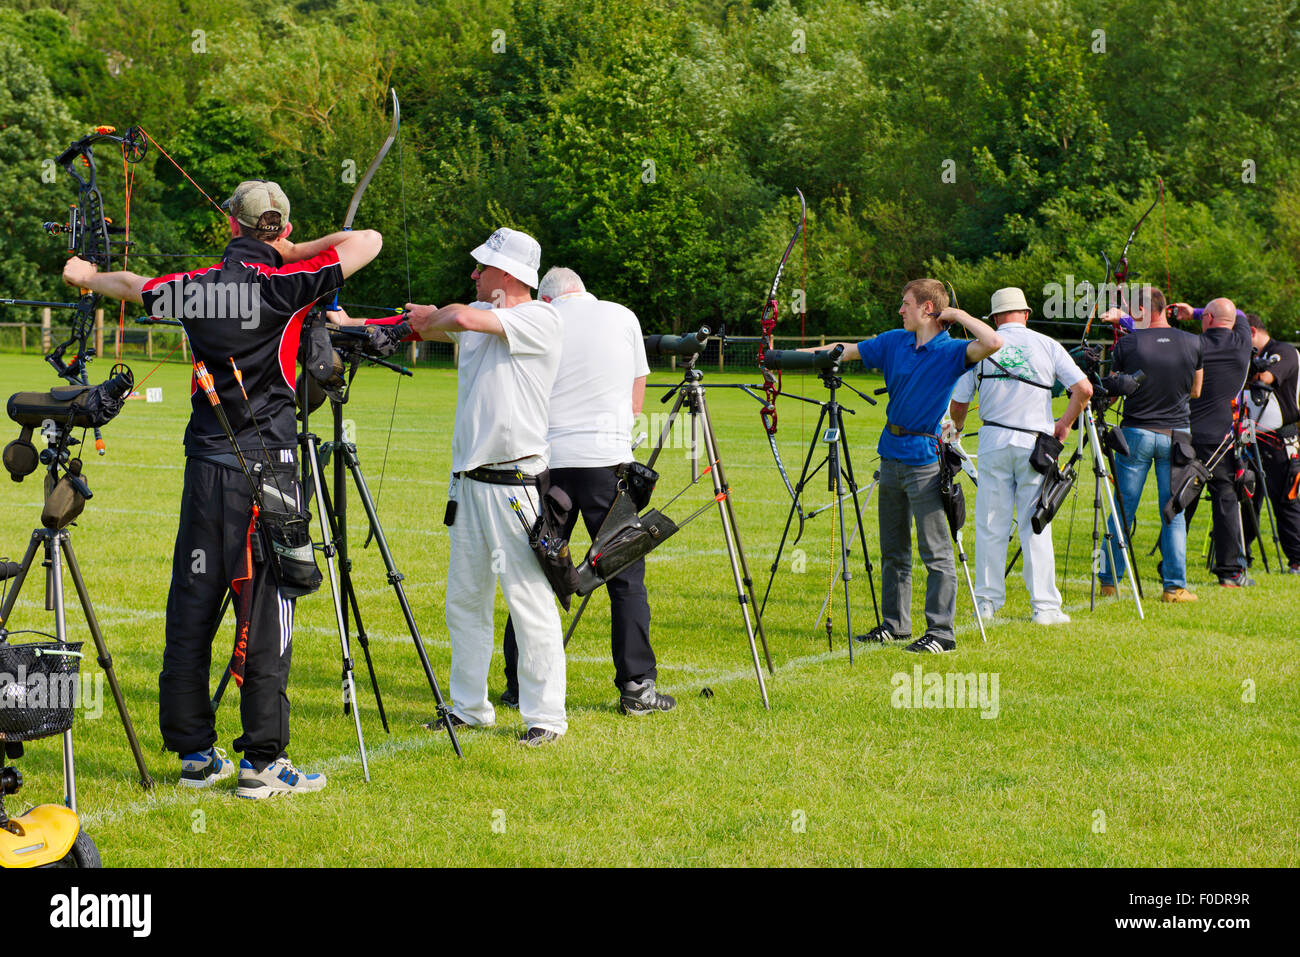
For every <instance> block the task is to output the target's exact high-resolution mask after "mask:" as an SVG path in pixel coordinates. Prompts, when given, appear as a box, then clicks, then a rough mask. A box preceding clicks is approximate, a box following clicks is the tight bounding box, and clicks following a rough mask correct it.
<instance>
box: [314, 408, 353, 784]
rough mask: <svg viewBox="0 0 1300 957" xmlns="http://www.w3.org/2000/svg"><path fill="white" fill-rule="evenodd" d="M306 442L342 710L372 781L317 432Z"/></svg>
mask: <svg viewBox="0 0 1300 957" xmlns="http://www.w3.org/2000/svg"><path fill="white" fill-rule="evenodd" d="M298 439H299V441H300V442H301V443H302V445H303V451H304V453H305V454H306V455H307V456H310V458H311V464H312V467H311V480H312V485H313V487H314V489H315V491H316V501H317V503H318V507H317V509H316V517H317V519H318V520H319V521H320V535H321V542H322V545H321V549H322V551H324V553H325V570H326V571H327V572H329V580H330V597H331V599H332V600H333V603H334V620H335V624H336V625H337V626H338V632H339V651H340V654H341V657H342V666H343V710H344V712H345V713H346V712H347V711H348V710H349V709H350V710H351V712H352V721H353V724H355V725H356V729H357V747H358V748H360V750H361V771H362V773H363V775H364V776H365V779H366V782H367V783H369V781H370V762H369V760H368V759H367V757H366V739H365V736H364V735H363V734H362V732H361V712H360V711H358V710H357V689H356V680H355V679H354V678H353V675H352V654H351V651H350V650H349V648H348V631H347V626H346V625H344V624H343V601H342V598H341V597H340V594H339V583H338V576H337V573H336V572H335V569H334V554H335V549H334V541H333V539H332V538H331V537H330V529H329V522H328V520H327V518H326V513H327V512H328V511H329V509H327V508H326V507H325V505H324V502H325V490H324V488H323V487H322V483H321V474H320V450H319V446H318V445H317V442H318V441H319V440H318V439H317V438H316V436H314V435H312V434H310V433H307V434H304V435H300V436H299V437H298Z"/></svg>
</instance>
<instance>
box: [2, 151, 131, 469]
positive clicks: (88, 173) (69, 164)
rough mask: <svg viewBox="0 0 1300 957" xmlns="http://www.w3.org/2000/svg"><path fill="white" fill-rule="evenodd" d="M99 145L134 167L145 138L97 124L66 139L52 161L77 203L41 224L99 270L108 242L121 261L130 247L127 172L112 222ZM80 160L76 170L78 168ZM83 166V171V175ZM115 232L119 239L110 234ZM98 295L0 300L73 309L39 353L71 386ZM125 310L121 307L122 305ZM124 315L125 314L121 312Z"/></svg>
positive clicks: (86, 353) (84, 361) (98, 443)
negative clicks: (73, 188) (67, 325)
mask: <svg viewBox="0 0 1300 957" xmlns="http://www.w3.org/2000/svg"><path fill="white" fill-rule="evenodd" d="M100 143H116V144H117V145H118V147H119V148H120V150H121V152H122V160H123V167H124V168H125V167H126V165H127V164H132V165H134V164H135V163H138V162H140V160H141V159H143V158H144V155H145V153H146V151H147V150H148V140H147V138H146V136H145V134H144V132H143V131H142V130H141V129H140V128H139V127H138V126H132V127H130V128H129V129H127V130H126V132H125V133H122V134H118V132H117V131H116V129H114V128H113V127H111V126H97V127H95V129H94V130H93V131H91V132H90V133H88V134H86V135H85V136H83V137H82V138H81V139H79V140H77V141H76V142H75V143H72V144H71V145H69V146H68V148H67V149H65V150H64V151H63V152H62V153H60V154H59V155H58V157H57V158H56V159H55V160H54V162H55V163H56V164H58V165H59V166H61V167H63V169H64V170H66V171H67V173H68V175H69V176H71V177H72V178H73V180H75V181H76V184H77V201H76V202H75V203H73V204H70V205H69V207H68V221H67V222H66V223H44V224H42V225H43V227H44V229H45V231H46V232H48V233H52V234H54V235H60V234H63V235H66V236H67V237H68V249H67V251H68V253H69V254H74V255H77V256H80V257H81V258H82V259H85V260H86V261H88V262H90V263H92V264H93V265H95V266H96V267H98V268H99V270H100V271H107V270H108V269H110V268H112V262H113V256H114V245H117V246H119V247H120V248H121V249H122V254H123V259H124V260H125V255H126V251H127V249H128V248H129V246H130V245H131V243H130V239H129V230H130V219H131V213H130V196H131V176H130V175H128V177H127V182H126V187H125V190H126V206H125V211H126V225H124V226H118V225H117V224H116V223H114V222H113V220H112V219H110V218H108V217H107V216H106V215H105V213H104V197H103V196H102V195H101V194H100V191H99V176H98V173H97V171H96V169H95V153H94V150H95V147H96V146H97V145H99V144H100ZM78 162H80V166H81V169H78ZM83 170H84V175H83ZM116 235H121V236H122V239H121V241H115V240H114V238H113V237H114V236H116ZM101 298H102V297H101V296H100V295H99V294H98V293H95V292H91V291H90V290H88V289H83V290H81V297H80V298H79V299H77V301H76V302H47V301H45V300H39V299H0V303H2V304H5V305H19V306H48V307H51V308H57V309H71V310H72V311H73V318H72V329H71V333H70V335H69V336H68V338H66V339H64V340H63V341H62V342H59V343H58V344H56V345H55V346H54V347H53V348H52V349H51V350H50V351H49V352H48V353H46V355H45V361H46V362H48V363H49V364H50V366H51V367H52V368H53V369H54V371H55V372H56V373H57V374H58V375H59V377H60V378H61V379H65V380H67V381H68V382H69V383H71V384H74V385H89V384H90V383H89V379H88V377H87V369H86V367H87V365H88V364H89V363H90V361H91V360H92V359H93V358H94V357H95V347H94V346H93V345H92V344H91V336H92V335H94V332H95V312H96V310H97V309H98V308H99V303H100V300H101ZM123 309H125V306H123ZM123 315H125V312H124V313H123ZM73 346H75V347H76V351H75V352H74V353H73V356H72V358H71V359H67V358H66V356H67V353H68V350H69V349H71V348H72V347H73ZM95 448H96V449H97V450H98V451H99V454H100V455H103V454H104V439H103V436H102V435H101V434H100V430H99V429H95Z"/></svg>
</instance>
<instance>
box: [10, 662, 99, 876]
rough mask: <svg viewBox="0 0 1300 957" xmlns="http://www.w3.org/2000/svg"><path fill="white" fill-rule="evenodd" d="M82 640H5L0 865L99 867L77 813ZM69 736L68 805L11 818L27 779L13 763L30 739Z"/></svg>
mask: <svg viewBox="0 0 1300 957" xmlns="http://www.w3.org/2000/svg"><path fill="white" fill-rule="evenodd" d="M80 661H81V642H61V641H40V642H30V643H24V644H10V643H9V642H8V641H6V640H0V744H2V745H3V748H4V753H3V756H2V757H0V867H99V866H100V861H99V851H98V849H97V848H96V847H95V842H94V841H92V840H91V839H90V835H88V834H86V832H84V831H83V830H81V821H80V820H79V819H78V817H77V812H76V801H77V798H76V795H77V789H76V778H75V774H76V771H75V766H74V763H73V756H72V719H73V715H74V713H75V710H76V694H77V690H78V687H77V684H78V678H79V675H78V672H79V664H80ZM60 734H61V735H62V736H63V783H64V789H65V790H64V794H65V798H64V801H65V803H64V804H42V805H40V806H38V807H34V808H31V809H30V810H28V811H26V812H24V813H22V814H19V815H18V816H16V817H10V816H9V814H8V812H7V810H6V809H5V805H4V802H5V799H6V798H9V797H11V796H12V795H14V794H17V793H18V791H19V789H20V788H21V787H22V786H23V776H22V774H21V773H20V772H19V771H18V769H17V768H16V767H13V766H11V765H10V764H9V763H8V762H9V761H11V760H16V759H18V758H20V757H22V753H23V742H24V741H31V740H34V739H37V738H48V737H53V736H55V735H60Z"/></svg>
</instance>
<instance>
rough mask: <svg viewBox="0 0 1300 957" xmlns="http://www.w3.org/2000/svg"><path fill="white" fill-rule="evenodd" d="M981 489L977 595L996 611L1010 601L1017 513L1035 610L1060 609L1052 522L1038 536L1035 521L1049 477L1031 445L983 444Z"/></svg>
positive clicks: (977, 498) (1027, 584)
mask: <svg viewBox="0 0 1300 957" xmlns="http://www.w3.org/2000/svg"><path fill="white" fill-rule="evenodd" d="M978 464H979V489H978V491H977V492H976V493H975V597H976V599H977V600H978V601H987V602H989V603H990V604H992V605H993V610H994V611H996V610H997V609H999V608H1001V607H1002V605H1003V604H1004V603H1005V602H1006V597H1007V588H1006V584H1007V583H1006V575H1005V574H1004V573H1005V571H1006V567H1007V544H1008V539H1009V537H1010V535H1011V512H1012V506H1013V505H1014V506H1015V513H1016V517H1017V519H1018V520H1019V522H1020V548H1021V557H1020V558H1021V564H1022V565H1023V566H1024V574H1025V587H1026V588H1028V589H1029V598H1030V601H1031V602H1032V604H1033V608H1034V611H1036V612H1037V611H1060V610H1061V593H1060V592H1059V591H1058V590H1057V588H1056V556H1055V554H1054V553H1053V552H1052V526H1051V525H1048V526H1047V527H1046V528H1045V529H1043V532H1042V534H1041V535H1035V534H1034V529H1033V526H1031V525H1030V524H1029V520H1030V519H1031V518H1032V517H1033V514H1034V505H1035V504H1036V503H1037V501H1038V490H1039V487H1040V486H1041V485H1042V482H1043V476H1042V475H1040V474H1039V473H1038V472H1036V471H1034V468H1033V466H1031V465H1030V464H1029V449H1022V448H1017V447H1015V446H1004V447H1003V448H1000V449H989V450H988V451H985V450H984V449H982V448H981V449H980V453H979V463H978Z"/></svg>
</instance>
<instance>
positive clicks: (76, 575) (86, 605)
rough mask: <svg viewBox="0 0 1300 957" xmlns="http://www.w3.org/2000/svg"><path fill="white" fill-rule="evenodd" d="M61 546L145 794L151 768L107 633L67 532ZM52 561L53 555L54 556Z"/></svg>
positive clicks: (60, 604) (60, 542) (150, 778)
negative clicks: (148, 764)
mask: <svg viewBox="0 0 1300 957" xmlns="http://www.w3.org/2000/svg"><path fill="white" fill-rule="evenodd" d="M58 541H59V544H60V545H61V546H62V548H63V557H64V558H65V559H67V562H68V572H69V574H71V575H72V584H73V585H74V586H75V587H76V589H77V597H78V598H79V599H80V600H81V610H82V611H83V612H85V615H86V626H87V627H88V628H89V629H90V637H91V638H92V639H93V640H94V642H95V652H96V654H97V655H98V659H97V660H98V661H99V666H100V667H101V668H103V669H104V675H105V677H107V678H108V687H109V689H110V690H111V691H112V692H113V701H114V703H115V704H116V705H117V713H118V716H119V717H120V718H121V719H122V727H123V728H124V729H125V730H126V740H127V743H128V744H129V745H130V746H131V754H132V756H133V757H134V758H135V766H136V768H137V769H138V770H139V772H140V786H141V787H142V788H144V789H145V790H146V791H147V790H148V789H149V788H151V787H153V778H152V777H150V776H149V769H148V768H146V767H145V764H144V755H143V754H142V753H141V752H140V741H139V739H138V738H136V736H135V725H133V724H132V723H131V715H130V714H128V713H127V710H126V699H125V698H123V697H122V688H121V686H120V685H119V684H118V683H117V674H116V673H115V672H114V671H113V656H112V655H110V654H109V653H108V645H107V643H105V641H104V633H103V632H102V631H100V629H99V619H98V618H96V617H95V609H94V608H93V607H92V606H91V603H90V592H89V591H87V589H86V582H85V580H84V579H83V578H82V577H81V568H80V567H79V566H78V565H77V556H76V555H75V554H74V553H73V551H72V539H70V538H69V537H68V533H67V532H66V531H63V532H59V533H58ZM50 551H51V553H52V552H53V551H54V545H53V543H51V545H50ZM51 558H52V559H53V555H51ZM58 597H59V606H60V610H59V612H58V614H60V615H62V613H63V612H62V604H63V603H62V597H63V596H62V588H61V586H60V593H59V596H58Z"/></svg>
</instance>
